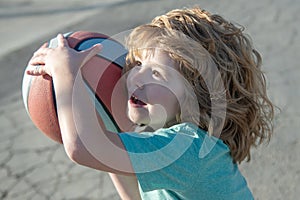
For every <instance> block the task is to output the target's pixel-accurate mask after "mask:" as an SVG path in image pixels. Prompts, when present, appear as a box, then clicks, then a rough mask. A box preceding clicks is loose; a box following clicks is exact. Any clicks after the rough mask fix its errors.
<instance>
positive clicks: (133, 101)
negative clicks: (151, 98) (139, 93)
mask: <svg viewBox="0 0 300 200" xmlns="http://www.w3.org/2000/svg"><path fill="white" fill-rule="evenodd" d="M130 103H131V104H134V105H137V106H146V105H147V104H146V103H145V102H143V101H142V100H140V99H138V98H137V97H136V96H134V95H131V97H130Z"/></svg>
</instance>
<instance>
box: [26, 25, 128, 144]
mask: <svg viewBox="0 0 300 200" xmlns="http://www.w3.org/2000/svg"><path fill="white" fill-rule="evenodd" d="M64 36H65V38H66V39H67V41H68V43H69V46H70V47H71V48H73V49H75V50H77V51H81V50H84V49H88V48H90V47H92V46H93V45H95V44H97V43H101V44H102V46H103V49H102V51H101V52H100V53H99V54H97V55H96V56H94V57H93V58H91V60H89V61H88V62H87V63H86V64H85V65H84V66H83V67H82V68H81V72H82V76H83V79H84V81H85V84H86V86H87V89H88V90H89V94H90V95H91V96H92V97H93V98H94V99H95V102H94V105H95V109H96V111H97V113H98V116H99V117H100V118H101V119H100V121H101V125H102V126H105V127H104V128H106V129H107V130H109V131H111V132H119V131H120V129H119V127H118V125H117V123H116V122H115V120H114V119H113V117H112V114H111V113H112V108H111V98H112V92H113V90H114V87H115V85H116V83H117V82H118V80H119V79H120V77H121V72H122V68H123V66H124V65H125V58H126V54H127V50H126V49H125V47H124V46H123V45H122V44H121V43H119V42H118V41H116V40H114V39H112V38H110V37H109V36H107V35H104V34H101V33H95V32H87V31H77V32H72V33H67V34H64ZM56 46H57V40H56V38H54V39H52V40H50V42H49V47H50V48H55V47H56ZM28 67H29V66H27V67H26V69H25V71H24V76H23V82H22V96H23V102H24V105H25V108H26V111H27V113H28V115H29V116H30V118H31V120H32V122H33V123H34V125H35V126H36V127H37V128H38V129H39V130H40V131H41V132H43V133H44V134H45V135H46V136H48V137H49V138H51V139H52V140H54V141H56V142H59V143H62V138H61V132H60V128H59V123H58V118H57V111H56V104H55V90H54V88H53V84H52V78H51V77H50V76H48V75H43V76H31V75H28V74H26V70H27V68H28Z"/></svg>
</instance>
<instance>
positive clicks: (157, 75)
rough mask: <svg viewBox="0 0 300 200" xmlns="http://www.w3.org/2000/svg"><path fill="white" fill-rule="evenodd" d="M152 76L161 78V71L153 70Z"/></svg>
mask: <svg viewBox="0 0 300 200" xmlns="http://www.w3.org/2000/svg"><path fill="white" fill-rule="evenodd" d="M152 74H153V75H154V76H156V77H159V76H160V73H159V71H157V70H153V71H152Z"/></svg>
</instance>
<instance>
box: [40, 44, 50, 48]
mask: <svg viewBox="0 0 300 200" xmlns="http://www.w3.org/2000/svg"><path fill="white" fill-rule="evenodd" d="M48 45H49V43H48V42H45V43H44V44H43V45H42V46H41V47H40V49H42V48H47V47H48Z"/></svg>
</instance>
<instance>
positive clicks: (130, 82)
mask: <svg viewBox="0 0 300 200" xmlns="http://www.w3.org/2000/svg"><path fill="white" fill-rule="evenodd" d="M146 81H147V70H146V69H132V70H131V71H130V72H129V75H128V78H127V87H128V88H132V89H133V90H135V89H144V86H145V84H146Z"/></svg>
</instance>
